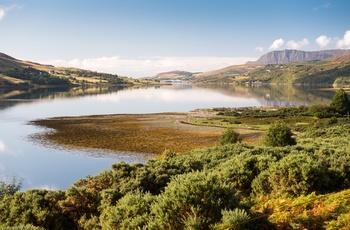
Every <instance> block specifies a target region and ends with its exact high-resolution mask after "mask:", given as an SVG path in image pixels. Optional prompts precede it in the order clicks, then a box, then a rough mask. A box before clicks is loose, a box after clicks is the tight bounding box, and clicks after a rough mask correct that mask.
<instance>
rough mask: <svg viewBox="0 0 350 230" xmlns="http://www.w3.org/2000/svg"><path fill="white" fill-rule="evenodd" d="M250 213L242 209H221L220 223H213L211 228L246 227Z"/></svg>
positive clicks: (235, 228)
mask: <svg viewBox="0 0 350 230" xmlns="http://www.w3.org/2000/svg"><path fill="white" fill-rule="evenodd" d="M249 219H250V215H249V214H248V213H247V211H245V210H244V209H238V208H235V209H234V210H223V211H222V220H221V223H218V224H215V225H214V226H213V228H212V229H213V230H222V229H226V230H239V229H242V230H243V229H246V228H245V225H246V223H245V222H247V221H248V220H249Z"/></svg>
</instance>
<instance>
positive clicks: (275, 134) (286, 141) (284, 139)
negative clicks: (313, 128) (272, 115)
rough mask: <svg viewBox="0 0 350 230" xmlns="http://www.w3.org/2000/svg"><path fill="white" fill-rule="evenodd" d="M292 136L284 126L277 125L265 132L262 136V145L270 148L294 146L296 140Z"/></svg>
mask: <svg viewBox="0 0 350 230" xmlns="http://www.w3.org/2000/svg"><path fill="white" fill-rule="evenodd" d="M292 135H293V133H292V130H291V129H290V128H289V127H288V126H287V125H286V124H284V123H277V124H274V125H272V126H270V128H269V129H268V130H267V133H266V134H265V136H264V144H265V145H267V146H272V147H277V146H286V145H295V144H296V140H295V139H294V138H293V137H292Z"/></svg>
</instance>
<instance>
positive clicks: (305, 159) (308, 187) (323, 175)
mask: <svg viewBox="0 0 350 230" xmlns="http://www.w3.org/2000/svg"><path fill="white" fill-rule="evenodd" d="M252 184H253V185H252V186H253V191H254V193H255V194H256V195H266V194H269V193H270V192H271V193H272V194H274V195H276V196H283V195H288V196H300V195H306V194H310V193H311V192H317V193H325V192H328V191H329V190H331V189H332V188H331V187H332V183H331V178H330V174H329V172H328V170H327V168H326V167H325V166H323V165H322V164H320V163H318V162H316V161H315V159H314V158H312V157H310V156H308V155H305V154H300V153H299V154H291V155H287V156H286V157H284V158H282V159H281V160H280V161H278V162H276V163H274V164H273V165H272V166H271V167H270V168H269V169H268V170H267V171H266V172H264V173H263V174H261V175H259V176H258V177H257V178H255V179H254V182H253V183H252Z"/></svg>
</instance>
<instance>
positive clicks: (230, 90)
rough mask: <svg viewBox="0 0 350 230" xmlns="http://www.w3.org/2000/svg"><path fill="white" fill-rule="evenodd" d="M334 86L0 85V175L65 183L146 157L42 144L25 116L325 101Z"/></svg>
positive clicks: (42, 184) (28, 182)
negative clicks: (7, 88) (16, 87)
mask: <svg viewBox="0 0 350 230" xmlns="http://www.w3.org/2000/svg"><path fill="white" fill-rule="evenodd" d="M333 94H334V93H333V92H328V91H319V90H315V89H310V88H295V87H291V86H288V87H286V86H283V87H282V86H278V87H277V86H275V87H272V86H268V87H267V86H265V87H237V86H236V87H235V86H192V85H173V86H162V87H150V88H132V89H131V88H123V87H116V88H108V89H100V88H90V89H85V90H83V89H70V90H69V89H56V90H52V89H51V90H48V89H45V90H43V89H41V90H23V91H18V90H17V91H5V90H2V91H0V177H12V176H14V175H16V176H18V177H20V178H23V183H24V184H23V189H29V188H48V189H66V188H68V187H69V186H71V185H72V183H74V182H75V181H76V180H78V179H79V178H83V177H85V176H87V175H95V174H96V173H98V172H100V171H101V170H104V169H110V166H111V165H112V164H113V163H115V162H118V161H125V162H129V163H132V162H145V161H146V159H147V157H151V156H138V155H137V154H132V153H121V152H116V153H111V152H103V151H100V150H86V151H76V150H67V149H62V148H55V147H50V146H43V145H41V144H39V143H35V142H33V141H31V139H30V136H31V135H33V134H35V133H38V132H42V131H43V129H40V128H38V127H35V126H32V125H29V124H28V122H29V121H31V120H35V119H40V118H48V117H57V116H80V115H94V114H139V113H158V112H169V111H173V112H183V111H191V110H194V109H197V108H214V107H247V106H272V105H278V106H282V105H310V104H313V103H329V102H330V100H331V98H332V97H333Z"/></svg>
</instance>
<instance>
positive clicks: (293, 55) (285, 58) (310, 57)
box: [247, 49, 350, 65]
mask: <svg viewBox="0 0 350 230" xmlns="http://www.w3.org/2000/svg"><path fill="white" fill-rule="evenodd" d="M346 54H350V50H339V49H338V50H321V51H301V50H282V51H272V52H269V53H267V54H265V55H263V56H261V57H260V58H259V59H258V60H257V61H254V62H247V64H255V65H267V64H286V63H291V62H306V61H315V60H323V59H327V58H331V57H335V56H341V55H346Z"/></svg>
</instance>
